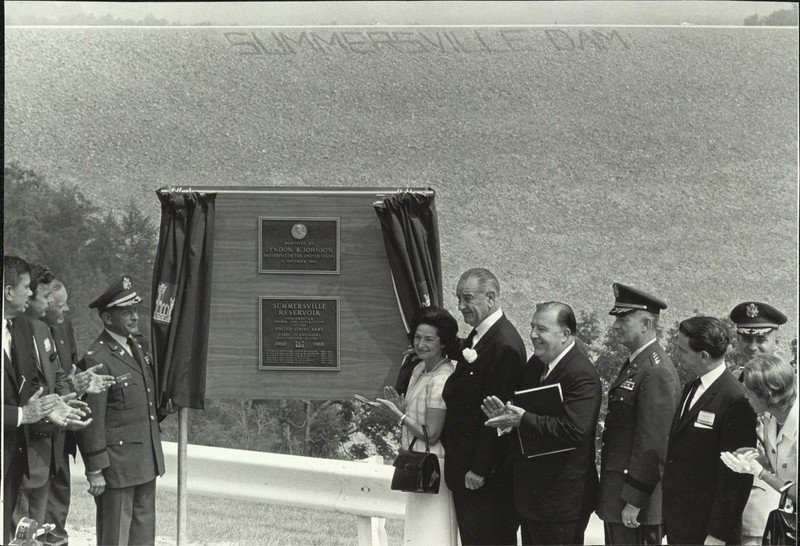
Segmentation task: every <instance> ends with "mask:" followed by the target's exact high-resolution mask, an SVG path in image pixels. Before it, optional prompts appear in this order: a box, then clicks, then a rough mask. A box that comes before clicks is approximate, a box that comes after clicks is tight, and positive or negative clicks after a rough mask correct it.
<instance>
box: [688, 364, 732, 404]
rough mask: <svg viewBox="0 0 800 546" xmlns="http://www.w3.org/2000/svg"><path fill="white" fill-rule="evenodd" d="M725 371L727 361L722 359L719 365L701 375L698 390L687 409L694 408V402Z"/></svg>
mask: <svg viewBox="0 0 800 546" xmlns="http://www.w3.org/2000/svg"><path fill="white" fill-rule="evenodd" d="M724 371H725V361H722V362H720V364H719V366H717V367H716V368H714V369H713V370H711V371H710V372H706V373H704V374H703V375H702V376H700V385H699V386H698V387H697V390H696V391H694V396H693V397H692V399H691V400H690V401H689V406H688V407H687V408H686V411H689V410H690V409H692V406H693V405H694V403H695V402H697V401H698V400H699V399H700V397H701V396H702V395H703V393H704V392H706V391H707V390H708V388H709V387H710V386H711V384H712V383H713V382H714V381H716V380H717V379H719V377H720V376H721V375H722V374H723V372H724Z"/></svg>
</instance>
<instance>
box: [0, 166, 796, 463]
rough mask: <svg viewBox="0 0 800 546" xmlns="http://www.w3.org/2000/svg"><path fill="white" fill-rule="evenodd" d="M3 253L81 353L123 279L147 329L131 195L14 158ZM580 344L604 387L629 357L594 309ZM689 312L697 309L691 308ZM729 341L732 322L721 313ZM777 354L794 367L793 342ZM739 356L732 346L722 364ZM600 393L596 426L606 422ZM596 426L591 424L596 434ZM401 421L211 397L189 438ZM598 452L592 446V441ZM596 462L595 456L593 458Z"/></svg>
mask: <svg viewBox="0 0 800 546" xmlns="http://www.w3.org/2000/svg"><path fill="white" fill-rule="evenodd" d="M3 189H4V196H5V204H4V210H3V213H4V215H5V216H4V218H3V227H4V244H5V248H4V253H5V254H14V255H17V256H20V257H23V258H25V259H26V260H29V261H31V262H34V263H39V264H42V265H45V266H47V267H48V268H50V269H51V270H53V271H54V272H55V274H56V276H57V278H59V279H61V280H62V281H63V282H64V284H65V285H66V287H67V291H68V292H69V295H70V296H69V306H70V312H69V313H68V315H69V317H70V319H71V320H72V321H73V324H74V326H75V331H76V337H77V341H78V350H79V354H80V353H82V352H83V351H85V350H86V348H87V347H88V346H89V345H90V344H91V342H92V341H93V340H94V338H95V337H96V336H97V334H99V332H100V329H101V323H100V320H99V318H98V317H97V314H96V313H95V312H94V311H91V310H90V309H89V308H88V303H89V302H90V301H92V300H93V299H94V298H96V297H97V296H98V295H99V294H100V293H101V292H102V291H103V290H105V288H106V287H107V286H108V284H109V283H110V282H111V281H112V280H114V279H116V278H118V277H119V276H120V275H122V274H128V275H131V277H132V278H133V279H134V281H135V283H136V289H137V292H140V294H141V295H142V297H143V300H142V303H141V304H140V311H141V312H140V319H139V320H140V331H141V333H143V334H145V335H147V334H148V333H149V330H150V314H151V309H150V288H151V283H152V275H153V263H154V260H155V252H156V246H157V244H158V226H157V224H156V222H155V220H154V219H152V218H151V217H149V216H148V215H147V214H145V213H144V212H143V211H141V210H140V209H139V208H138V207H137V206H136V205H135V204H134V203H133V202H132V201H131V202H130V203H129V204H128V206H127V207H126V208H125V209H124V210H116V209H110V208H108V207H104V206H102V205H100V204H98V203H96V202H94V201H93V200H92V199H91V198H89V197H87V196H86V194H85V193H83V192H82V191H81V190H80V189H79V188H78V186H77V185H70V184H66V183H64V182H59V183H53V182H51V181H49V180H46V179H45V177H44V176H43V175H41V174H39V173H36V172H35V171H34V170H31V169H28V168H24V167H22V166H20V165H19V164H17V163H7V164H5V168H4V179H3ZM576 312H577V313H578V317H577V319H578V332H577V336H576V337H577V340H578V345H579V347H580V348H581V349H582V350H583V351H584V352H585V353H586V354H587V355H588V356H589V358H590V359H591V360H592V361H593V362H594V363H595V366H596V367H597V370H598V372H599V374H600V378H601V380H602V382H603V392H604V393H605V392H607V390H608V387H609V385H610V384H611V382H612V381H613V380H614V379H615V378H616V376H617V373H618V371H619V368H620V366H621V365H622V363H623V362H624V361H625V359H626V358H627V357H628V350H627V349H626V348H625V347H623V346H622V345H621V344H619V342H618V341H617V340H616V339H615V337H614V336H613V335H612V333H611V332H610V330H609V329H608V328H606V326H605V325H604V324H605V322H606V321H605V318H603V319H602V320H601V317H600V316H598V314H597V312H595V311H579V310H577V309H576ZM695 314H701V313H700V311H699V310H698V311H695ZM723 320H725V321H726V322H727V324H728V326H729V327H730V330H731V338H732V339H735V338H736V336H735V326H734V324H733V323H732V322H731V321H730V320H729V319H728V318H727V317H725V318H724V319H723ZM658 336H659V341H660V342H661V344H662V346H663V347H664V349H665V351H666V352H667V354H669V355H670V356H671V357H672V359H673V362H674V363H675V365H676V368H677V370H678V374H679V375H680V378H681V381H682V382H684V383H685V382H687V381H690V380H691V379H693V377H692V375H691V372H689V371H688V370H686V369H685V368H684V367H683V365H682V363H681V360H680V357H679V356H678V352H677V336H678V322H677V321H675V322H673V323H672V324H661V325H660V328H659V331H658ZM781 351H782V352H783V356H784V357H785V358H789V359H790V360H791V362H792V364H793V365H794V366H795V367H796V366H797V338H795V339H793V340H791V341H790V342H789V343H784V345H783V346H782V349H781ZM742 361H743V358H742V355H741V353H740V352H739V351H738V350H737V348H736V346H735V344H734V346H733V347H732V350H731V351H730V352H729V354H728V355H727V356H726V362H727V363H728V364H729V365H731V366H735V367H738V366H739V364H740V363H741V362H742ZM606 405H607V400H606V398H605V397H604V400H603V405H602V408H601V413H600V422H601V423H602V422H603V421H604V419H605V414H606ZM162 428H163V436H164V439H165V440H172V441H175V440H176V439H177V419H176V418H175V416H174V415H172V416H169V417H167V419H165V420H164V421H163V422H162ZM601 431H602V427H598V439H599V435H600V434H601ZM399 432H400V431H399V427H397V423H396V419H395V418H394V416H393V415H391V414H389V412H383V411H380V410H374V409H371V408H369V407H368V406H362V405H360V404H359V403H357V402H355V401H351V400H325V401H316V400H249V399H246V400H235V399H209V400H207V401H206V409H205V410H204V411H192V412H190V418H189V430H188V433H189V442H190V443H194V444H201V445H210V446H224V447H230V448H235V449H247V450H253V451H266V452H274V453H289V454H295V455H308V456H314V457H324V458H341V459H353V458H355V459H360V458H364V457H366V456H368V455H372V454H374V453H377V454H378V455H381V456H383V457H385V458H388V459H391V458H393V457H394V455H395V454H396V450H397V447H398V443H399ZM597 447H598V449H599V447H600V442H598V443H597ZM598 460H599V459H598Z"/></svg>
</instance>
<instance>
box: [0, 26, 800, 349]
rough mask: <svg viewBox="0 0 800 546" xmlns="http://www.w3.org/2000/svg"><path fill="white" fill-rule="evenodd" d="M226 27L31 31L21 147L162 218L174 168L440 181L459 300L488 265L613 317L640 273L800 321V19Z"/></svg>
mask: <svg viewBox="0 0 800 546" xmlns="http://www.w3.org/2000/svg"><path fill="white" fill-rule="evenodd" d="M239 30H241V29H239ZM338 30H339V32H341V31H342V30H343V29H338ZM402 30H411V29H402ZM566 31H567V32H568V33H569V34H570V35H571V37H572V38H573V39H574V40H575V41H577V40H578V30H576V29H567V30H566ZM604 31H607V29H605V30H604ZM318 32H319V33H320V34H321V35H325V33H324V32H323V31H318ZM426 32H428V33H429V35H431V36H434V35H433V34H432V33H433V32H435V31H434V30H429V31H426ZM458 32H462V33H467V32H469V31H468V30H466V29H462V30H460V31H458ZM222 33H223V31H222V30H220V29H205V30H190V29H181V30H178V29H160V30H156V29H128V30H121V29H91V30H90V29H72V30H67V29H46V30H43V29H38V30H37V29H8V30H7V34H6V96H5V98H6V103H5V105H6V107H5V114H6V115H5V131H6V133H5V136H6V141H5V153H6V160H11V159H16V160H19V161H21V162H22V163H23V164H24V165H25V166H27V167H31V168H34V169H36V170H40V171H42V172H44V173H46V174H47V175H48V176H49V177H50V178H51V179H56V180H68V181H73V182H77V183H79V184H80V185H81V187H82V188H84V190H86V191H87V192H88V193H90V194H91V195H93V196H94V197H96V198H97V199H98V200H100V201H101V202H104V203H107V204H108V205H109V206H112V207H123V206H125V205H126V204H127V202H128V200H129V199H132V200H133V201H134V202H136V203H137V204H139V205H140V206H142V207H143V208H146V209H147V210H149V211H151V212H152V214H153V215H154V216H156V215H157V214H158V208H157V202H156V199H155V198H154V195H153V190H154V189H156V188H157V187H159V186H162V185H168V184H174V185H182V186H187V185H193V186H197V185H211V184H214V185H216V184H223V185H226V184H236V185H286V186H360V187H366V186H390V187H403V186H407V185H414V186H419V185H430V186H432V187H434V188H435V189H436V190H437V191H438V197H437V203H438V210H439V213H440V231H441V239H442V253H443V261H444V272H443V273H444V286H445V289H446V292H447V296H446V303H447V305H448V306H449V307H450V308H451V309H454V308H455V298H454V297H453V295H452V292H453V287H454V286H455V282H456V280H457V278H458V275H459V273H460V272H461V271H462V270H463V269H465V268H467V267H472V266H478V265H483V266H487V267H489V268H490V269H492V270H494V271H495V272H496V273H497V274H498V276H499V277H500V279H501V282H502V284H503V290H504V297H503V302H504V307H505V308H506V310H507V312H508V313H509V314H510V316H511V318H512V320H513V321H514V322H515V323H516V324H517V326H518V327H520V329H521V330H523V331H525V330H526V329H527V328H526V324H527V322H528V320H529V313H530V310H531V309H532V307H533V304H534V303H535V302H537V301H542V300H545V299H561V300H564V301H567V302H570V303H572V304H573V305H574V307H575V308H576V309H577V310H582V309H587V310H589V309H594V310H597V311H598V312H600V313H601V314H604V313H605V311H606V310H607V308H608V307H609V304H610V301H611V298H612V294H611V291H610V283H611V282H612V281H621V282H628V283H632V284H634V285H638V286H641V287H643V288H646V289H649V290H651V291H653V292H654V293H657V294H659V295H660V296H661V297H662V298H663V299H665V300H666V301H667V302H669V303H670V306H671V307H670V310H669V311H668V313H667V315H666V320H668V321H669V322H672V321H673V320H678V319H681V318H684V317H685V316H687V315H689V314H691V313H692V310H693V309H695V308H696V309H699V310H701V311H703V312H706V313H709V314H720V315H721V314H724V313H727V311H728V310H729V309H730V308H731V307H733V305H734V304H736V303H737V302H739V301H741V300H742V299H744V298H751V297H752V298H756V299H762V300H765V301H769V302H772V303H774V304H776V305H777V306H779V307H781V308H782V309H784V310H785V311H786V312H787V314H789V315H790V316H792V320H791V322H790V324H789V325H787V326H788V327H787V331H788V333H789V334H790V335H792V336H794V335H796V333H797V321H796V316H797V292H796V279H797V272H798V271H797V254H796V250H795V248H796V245H797V222H796V220H797V187H796V183H797V122H796V119H797V94H798V93H797V92H798V89H797V66H798V62H797V61H798V41H797V38H796V32H795V30H794V29H786V30H777V29H747V30H745V29H702V28H665V29H652V28H643V29H636V28H621V29H618V33H619V35H620V37H621V38H622V39H623V40H624V41H625V43H626V44H627V46H628V47H627V49H626V48H624V47H621V46H620V47H615V48H612V49H609V50H605V51H598V50H597V48H596V47H593V46H592V45H591V44H587V45H586V47H585V49H584V50H580V49H575V50H573V51H564V50H561V51H559V50H558V49H557V48H556V47H554V45H553V43H552V42H551V41H550V40H548V38H547V36H546V35H545V33H544V31H543V30H541V29H534V30H529V31H528V34H527V35H526V40H527V41H526V44H527V45H528V46H529V49H530V51H526V52H505V53H494V54H491V53H471V54H466V53H453V52H449V53H400V52H392V51H384V52H382V53H377V54H366V55H359V54H354V53H349V54H343V53H331V54H328V55H322V54H317V53H313V52H311V51H303V52H300V53H298V54H297V55H284V56H267V55H259V56H256V55H243V54H241V53H242V52H243V51H244V49H243V48H231V47H229V46H228V42H227V41H226V40H225V38H224V36H223V34H222ZM259 33H260V36H261V37H262V39H263V40H264V41H265V42H267V41H268V39H269V31H268V30H263V29H262V30H260V31H259ZM298 33H299V31H287V34H289V35H290V36H293V37H295V38H296V37H297V36H298ZM486 35H487V36H488V39H489V40H490V41H491V40H494V42H492V43H497V40H498V37H497V36H498V35H497V34H496V31H489V30H486ZM461 36H462V37H463V36H466V34H462V35H461ZM267 43H268V42H267ZM616 45H617V46H619V44H618V43H617V44H616ZM367 213H368V214H371V211H369V212H367ZM84 304H85V302H77V301H76V302H74V305H84ZM74 305H73V306H74Z"/></svg>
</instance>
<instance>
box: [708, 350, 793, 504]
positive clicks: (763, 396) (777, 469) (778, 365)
mask: <svg viewBox="0 0 800 546" xmlns="http://www.w3.org/2000/svg"><path fill="white" fill-rule="evenodd" d="M742 377H743V383H744V387H745V391H746V395H747V400H748V402H750V405H751V406H753V411H755V412H756V413H758V414H761V415H762V424H763V438H760V440H761V442H762V445H763V446H764V450H763V453H761V454H759V452H758V451H757V450H756V449H755V448H752V447H751V448H740V449H739V450H737V451H736V452H735V453H728V452H724V453H722V455H721V457H722V460H723V462H724V463H725V464H726V465H727V466H728V468H730V469H731V470H733V471H734V472H739V473H748V474H753V475H754V476H756V477H758V478H761V479H762V480H763V481H764V482H765V483H767V485H769V486H770V487H772V488H773V489H775V490H776V491H781V492H782V491H784V490H786V489H788V495H789V497H790V498H791V499H793V500H794V502H795V504H796V503H797V373H796V371H795V369H794V368H792V366H791V365H790V364H789V363H788V362H786V361H785V360H783V359H782V358H780V357H777V356H767V355H760V356H756V357H754V358H753V359H752V360H750V361H749V362H748V363H747V364H746V365H745V367H744V372H743V375H742ZM772 508H777V506H773V507H772Z"/></svg>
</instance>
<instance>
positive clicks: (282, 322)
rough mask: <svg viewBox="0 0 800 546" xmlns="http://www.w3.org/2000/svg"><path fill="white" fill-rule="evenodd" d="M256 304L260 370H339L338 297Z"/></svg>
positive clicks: (268, 301)
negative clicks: (257, 306) (257, 305)
mask: <svg viewBox="0 0 800 546" xmlns="http://www.w3.org/2000/svg"><path fill="white" fill-rule="evenodd" d="M258 304H259V328H258V331H259V362H258V369H259V370H331V371H338V370H339V298H295V297H283V298H267V297H260V298H259V299H258Z"/></svg>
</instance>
